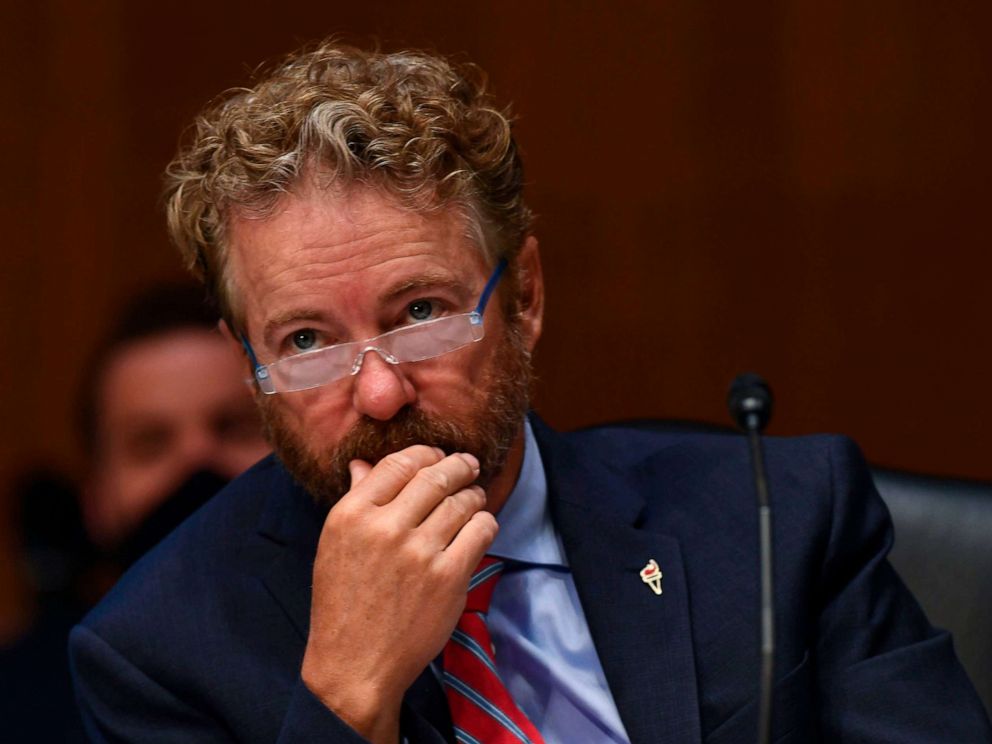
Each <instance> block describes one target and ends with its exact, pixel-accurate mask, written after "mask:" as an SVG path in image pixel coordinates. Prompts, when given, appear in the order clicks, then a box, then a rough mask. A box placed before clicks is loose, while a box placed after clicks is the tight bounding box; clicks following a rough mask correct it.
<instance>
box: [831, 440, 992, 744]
mask: <svg viewBox="0 0 992 744" xmlns="http://www.w3.org/2000/svg"><path fill="white" fill-rule="evenodd" d="M830 460H831V478H832V494H833V502H832V505H831V511H832V521H831V526H830V532H829V539H828V545H827V553H826V560H825V562H824V564H823V569H822V575H821V577H820V579H821V580H820V597H819V609H820V614H819V618H818V622H817V635H816V644H815V663H816V670H817V675H818V682H819V685H818V686H819V691H820V706H819V715H820V729H821V731H822V733H823V737H824V740H825V741H845V742H876V741H887V742H927V743H928V744H935V743H937V742H948V743H949V744H950V743H951V742H953V743H954V744H968V743H969V742H976V743H978V742H981V743H985V744H987V743H988V742H992V729H990V726H989V721H988V717H987V715H986V714H985V711H984V709H983V707H982V703H981V702H980V700H979V698H978V696H977V693H976V692H975V690H974V688H973V686H972V684H971V682H970V680H968V678H967V676H966V675H965V672H964V670H963V669H962V667H961V665H960V663H959V662H958V660H957V657H956V656H955V653H954V648H953V644H952V641H951V637H950V635H949V634H948V633H947V632H946V631H942V630H937V629H934V628H933V627H931V626H930V624H929V622H928V621H927V619H926V616H925V615H924V614H923V611H922V610H921V609H920V607H919V605H918V604H917V602H916V600H915V599H914V598H913V597H912V595H911V594H910V593H909V591H908V590H907V589H906V587H905V586H904V585H903V583H902V580H901V579H900V578H899V577H898V576H897V575H896V573H895V571H894V569H893V568H892V566H891V565H890V564H889V562H888V560H887V559H886V556H887V554H888V552H889V549H890V548H891V546H892V541H893V534H892V526H891V522H890V520H889V515H888V511H887V509H886V507H885V505H884V503H883V502H882V500H881V497H880V496H879V495H878V493H877V492H876V490H875V487H874V485H873V483H872V481H871V477H870V475H869V472H868V469H867V466H866V465H865V463H864V461H863V459H862V457H861V454H860V452H859V451H858V449H857V447H856V446H855V445H854V444H853V443H852V442H851V441H850V440H847V439H843V438H838V439H836V440H834V441H833V443H832V444H831V451H830Z"/></svg>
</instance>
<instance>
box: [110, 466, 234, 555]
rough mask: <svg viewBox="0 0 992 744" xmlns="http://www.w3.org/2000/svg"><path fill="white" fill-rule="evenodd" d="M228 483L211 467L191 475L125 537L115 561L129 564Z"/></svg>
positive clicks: (115, 552) (118, 548)
mask: <svg viewBox="0 0 992 744" xmlns="http://www.w3.org/2000/svg"><path fill="white" fill-rule="evenodd" d="M227 483H228V479H227V478H224V477H223V476H221V475H217V473H215V472H213V471H211V470H198V471H197V472H195V473H193V474H192V475H190V476H189V478H187V479H186V480H185V481H183V483H182V485H180V486H179V488H177V489H176V490H175V491H173V492H172V493H171V494H170V495H169V496H168V497H167V498H165V499H164V500H163V501H162V504H161V506H159V507H158V508H157V509H156V510H155V511H153V512H152V513H151V514H149V515H148V516H147V517H146V518H145V519H144V520H142V522H141V524H139V525H138V526H137V527H136V528H135V529H134V530H133V531H132V532H131V533H130V534H129V535H128V536H127V537H125V538H124V540H123V542H122V543H121V544H120V545H119V546H118V547H117V549H116V550H115V551H114V558H115V560H116V562H117V563H118V564H119V565H120V566H121V568H127V567H128V566H130V565H131V564H132V563H134V562H135V561H136V560H138V559H139V558H140V557H141V556H143V555H144V554H145V553H147V552H148V551H149V550H151V549H152V548H153V547H155V546H156V545H157V544H158V543H159V542H160V541H161V540H162V538H164V537H165V536H166V535H168V534H169V533H170V532H172V530H174V529H175V528H176V527H178V526H179V524H180V523H181V522H182V521H183V520H184V519H186V517H188V516H189V515H190V514H192V513H193V512H194V511H196V510H197V509H198V508H200V506H202V505H203V504H204V503H205V502H206V501H207V500H208V499H209V498H210V497H211V496H213V495H214V494H215V493H217V492H218V491H219V490H220V489H222V488H223V487H224V486H226V485H227Z"/></svg>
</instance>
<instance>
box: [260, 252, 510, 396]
mask: <svg viewBox="0 0 992 744" xmlns="http://www.w3.org/2000/svg"><path fill="white" fill-rule="evenodd" d="M505 268H506V259H501V260H500V262H499V263H498V264H497V265H496V268H495V269H494V270H493V273H492V276H490V277H489V280H488V281H487V282H486V286H485V287H484V288H483V290H482V294H481V295H480V296H479V302H478V304H476V306H475V310H473V311H471V312H468V313H461V314H459V315H448V316H445V317H443V318H436V319H434V320H425V321H423V322H421V323H413V324H411V325H408V326H403V327H402V328H397V329H395V330H393V331H389V332H388V333H383V334H382V335H381V336H375V337H373V338H368V339H365V340H364V341H349V342H347V343H343V344H335V345H334V346H325V347H324V348H322V349H314V350H313V351H305V352H302V353H300V354H294V355H292V356H288V357H284V358H283V359H279V360H278V361H275V362H272V363H271V364H259V361H258V359H257V358H256V356H255V351H254V350H253V349H252V347H251V344H250V343H249V341H248V338H247V337H246V336H245V335H244V334H241V343H242V345H243V346H244V347H245V351H246V352H247V354H248V359H249V360H250V362H251V364H252V366H253V367H254V368H255V380H256V381H257V382H258V387H259V389H260V390H261V391H262V392H263V393H265V394H266V395H272V394H273V393H291V392H294V391H297V390H308V389H310V388H315V387H320V386H321V385H327V384H328V383H331V382H334V381H335V380H340V379H341V378H342V377H347V376H348V375H357V374H358V371H359V370H360V369H361V368H362V362H363V361H364V360H365V355H366V354H367V353H368V352H370V351H374V352H376V353H377V354H378V355H379V356H380V357H382V358H383V359H384V360H385V361H386V362H388V363H389V364H399V363H400V362H421V361H423V360H425V359H433V358H434V357H438V356H441V355H442V354H447V353H448V352H450V351H455V350H457V349H460V348H462V347H463V346H467V345H468V344H471V343H475V342H476V341H480V340H482V338H483V336H484V335H485V329H484V327H483V324H482V314H483V313H484V312H485V311H486V305H487V304H488V302H489V296H490V295H491V294H492V293H493V290H494V289H496V285H497V284H498V283H499V279H500V276H502V274H503V270H504V269H505Z"/></svg>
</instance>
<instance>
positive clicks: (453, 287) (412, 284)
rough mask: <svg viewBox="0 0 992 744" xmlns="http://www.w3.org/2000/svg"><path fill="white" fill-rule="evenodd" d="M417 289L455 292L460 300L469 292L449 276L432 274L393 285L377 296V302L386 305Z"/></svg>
mask: <svg viewBox="0 0 992 744" xmlns="http://www.w3.org/2000/svg"><path fill="white" fill-rule="evenodd" d="M417 289H447V290H450V291H452V292H455V293H456V294H458V295H460V296H461V297H462V298H464V297H467V296H468V294H469V292H470V289H469V287H467V286H465V283H464V282H461V281H459V280H457V279H454V278H452V276H451V275H450V274H444V273H440V272H436V273H433V272H432V273H427V274H421V275H420V276H415V277H411V278H409V279H406V280H404V281H402V282H400V283H399V284H395V285H393V286H392V287H390V288H389V289H388V290H386V291H385V292H383V293H382V294H381V295H379V302H380V303H382V304H386V303H388V302H390V301H392V300H395V299H396V298H397V297H401V296H403V295H405V294H407V293H409V292H412V291H414V290H417Z"/></svg>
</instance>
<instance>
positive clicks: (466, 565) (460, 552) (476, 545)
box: [441, 511, 499, 578]
mask: <svg viewBox="0 0 992 744" xmlns="http://www.w3.org/2000/svg"><path fill="white" fill-rule="evenodd" d="M498 532H499V525H498V524H497V523H496V517H494V516H493V515H492V514H490V513H489V512H487V511H478V512H476V513H475V514H473V515H472V517H471V518H470V519H469V520H468V522H466V523H465V526H463V527H462V528H461V529H460V530H459V531H458V533H457V535H455V538H454V539H453V540H452V541H451V544H450V545H448V547H447V548H445V550H444V552H443V553H442V554H441V555H442V560H445V561H449V562H450V563H451V564H452V567H453V570H455V571H458V572H460V573H462V574H464V575H465V576H466V577H468V578H471V576H472V572H473V571H474V570H475V568H476V566H478V565H479V561H481V560H482V556H484V555H485V554H486V551H487V550H489V546H491V545H492V544H493V540H495V539H496V534H497V533H498Z"/></svg>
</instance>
